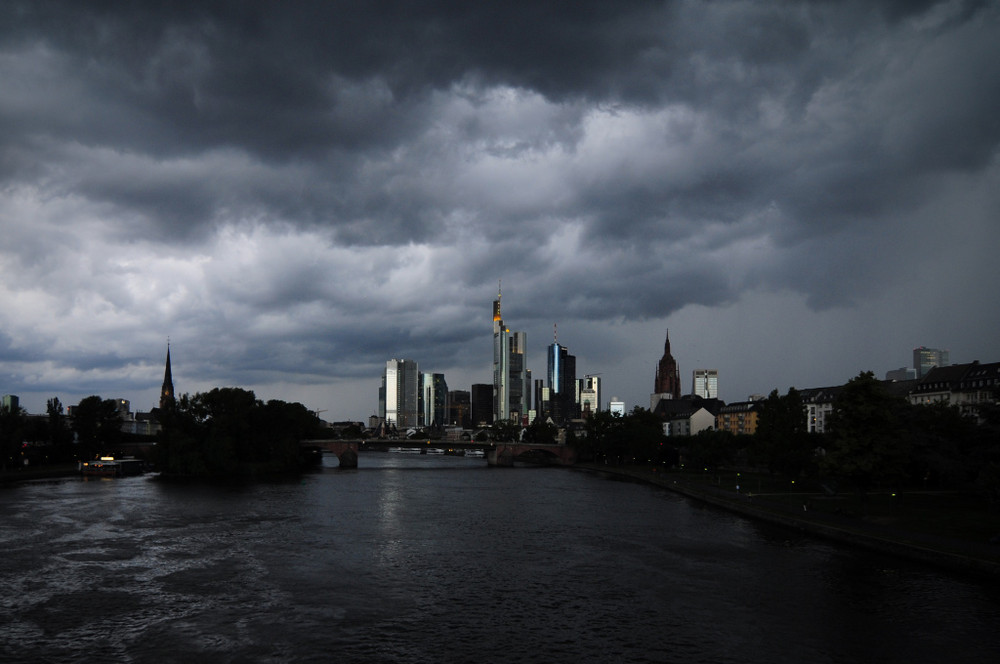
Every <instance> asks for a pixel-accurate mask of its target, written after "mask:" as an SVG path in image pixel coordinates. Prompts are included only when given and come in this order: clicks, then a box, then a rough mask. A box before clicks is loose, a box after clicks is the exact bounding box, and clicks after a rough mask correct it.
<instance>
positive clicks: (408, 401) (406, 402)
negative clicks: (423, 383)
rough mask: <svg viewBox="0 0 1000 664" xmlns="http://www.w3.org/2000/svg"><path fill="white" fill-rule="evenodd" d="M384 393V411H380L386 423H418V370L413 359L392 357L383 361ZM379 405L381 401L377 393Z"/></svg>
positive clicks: (397, 424)
mask: <svg viewBox="0 0 1000 664" xmlns="http://www.w3.org/2000/svg"><path fill="white" fill-rule="evenodd" d="M382 385H383V389H382V390H381V392H384V394H385V413H380V414H381V415H382V416H383V418H384V420H385V422H386V424H390V425H395V426H396V427H397V428H400V429H401V428H405V427H415V426H418V425H419V423H420V419H419V410H418V406H419V402H420V371H419V369H418V367H417V363H416V362H414V361H413V360H397V359H392V360H389V361H387V362H386V363H385V373H384V374H383V375H382ZM379 396H380V398H379V405H381V403H382V398H381V394H380V395H379Z"/></svg>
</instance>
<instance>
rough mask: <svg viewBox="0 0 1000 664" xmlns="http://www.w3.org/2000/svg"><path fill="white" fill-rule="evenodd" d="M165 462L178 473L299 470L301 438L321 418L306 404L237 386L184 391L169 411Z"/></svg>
mask: <svg viewBox="0 0 1000 664" xmlns="http://www.w3.org/2000/svg"><path fill="white" fill-rule="evenodd" d="M164 420H165V421H164V422H163V424H164V431H163V432H162V434H161V437H160V446H159V448H160V450H161V456H160V463H161V464H162V467H163V470H164V472H166V473H167V474H173V475H188V476H210V477H253V476H257V475H259V474H267V473H277V472H287V471H291V470H295V469H296V468H297V467H298V464H299V461H300V455H299V452H300V450H299V442H300V441H301V440H304V439H308V438H315V437H317V435H318V431H319V427H320V421H319V418H318V417H316V415H315V413H313V412H312V411H310V410H308V409H307V408H306V407H305V406H303V405H302V404H300V403H286V402H284V401H280V400H271V401H268V402H267V403H266V404H265V403H263V402H261V401H260V400H258V399H257V398H256V396H255V395H254V393H253V392H251V391H249V390H244V389H240V388H235V387H225V388H215V389H213V390H211V391H210V392H205V393H197V394H195V395H194V396H189V395H187V394H184V395H182V396H181V398H180V399H178V400H177V406H176V408H174V409H172V411H171V412H169V413H165V414H164Z"/></svg>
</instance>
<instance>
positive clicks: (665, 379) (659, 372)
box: [653, 330, 681, 399]
mask: <svg viewBox="0 0 1000 664" xmlns="http://www.w3.org/2000/svg"><path fill="white" fill-rule="evenodd" d="M653 392H654V394H660V395H664V396H663V397H661V398H666V399H680V398H681V377H680V372H679V371H678V370H677V360H675V359H674V356H673V355H671V354H670V330H667V340H666V342H664V344H663V357H661V358H660V363H659V364H657V365H656V381H655V384H654V387H653ZM667 395H669V396H667Z"/></svg>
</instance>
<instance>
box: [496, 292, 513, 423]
mask: <svg viewBox="0 0 1000 664" xmlns="http://www.w3.org/2000/svg"><path fill="white" fill-rule="evenodd" d="M501 297H502V291H501V289H500V286H499V284H498V285H497V299H495V300H493V421H494V422H506V421H507V420H509V419H510V330H508V329H507V327H506V326H505V325H504V323H503V316H502V315H501V314H500V298H501Z"/></svg>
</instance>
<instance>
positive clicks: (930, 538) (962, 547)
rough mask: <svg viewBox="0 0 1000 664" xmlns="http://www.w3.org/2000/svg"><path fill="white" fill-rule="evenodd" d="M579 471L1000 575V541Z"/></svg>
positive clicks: (636, 474) (628, 473)
mask: <svg viewBox="0 0 1000 664" xmlns="http://www.w3.org/2000/svg"><path fill="white" fill-rule="evenodd" d="M573 468H574V469H576V470H583V471H588V472H596V473H606V474H609V475H615V476H619V477H625V478H628V479H632V480H635V481H640V482H646V483H650V484H654V485H656V486H660V487H663V488H665V489H668V490H670V491H675V492H677V493H680V494H683V495H685V496H688V497H690V498H694V499H697V500H701V501H703V502H706V503H709V504H711V505H715V506H717V507H720V508H723V509H726V510H729V511H732V512H736V513H738V514H741V515H743V516H746V517H749V518H753V519H759V520H762V521H767V522H769V523H776V524H779V525H782V526H786V527H790V528H795V529H797V530H799V531H802V532H805V533H809V534H811V535H815V536H818V537H823V538H826V539H831V540H836V541H838V542H843V543H847V544H851V545H854V546H860V547H864V548H867V549H871V550H875V551H880V552H882V553H889V554H891V555H895V556H900V557H904V558H907V559H910V560H917V561H920V562H924V563H929V564H932V565H937V566H941V567H946V568H948V569H952V570H955V571H959V572H971V573H974V574H977V575H986V576H990V577H993V578H997V579H1000V543H998V542H997V541H990V540H988V539H987V540H979V539H974V538H969V539H966V538H961V537H945V536H942V535H940V534H936V533H934V532H927V531H920V530H916V529H910V528H901V527H899V526H898V525H897V524H892V523H880V522H878V521H876V520H872V519H870V518H865V517H861V516H853V515H845V514H836V513H830V512H826V511H823V510H819V509H810V507H811V506H812V505H813V503H812V502H811V500H810V498H809V497H803V499H802V500H797V501H794V504H793V503H792V502H791V501H789V500H788V496H787V495H781V496H779V495H774V494H760V493H758V494H756V495H755V494H754V493H752V492H750V491H746V490H745V488H744V491H743V492H739V491H736V490H735V487H734V489H731V490H730V489H723V488H722V487H721V486H716V485H713V484H710V483H707V482H705V481H703V480H701V479H700V478H698V477H693V476H692V475H690V474H686V473H684V472H681V471H678V472H669V471H668V472H662V471H659V470H658V469H652V468H649V467H643V466H606V465H601V464H594V463H578V464H577V465H576V466H574V467H573Z"/></svg>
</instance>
